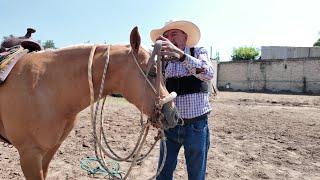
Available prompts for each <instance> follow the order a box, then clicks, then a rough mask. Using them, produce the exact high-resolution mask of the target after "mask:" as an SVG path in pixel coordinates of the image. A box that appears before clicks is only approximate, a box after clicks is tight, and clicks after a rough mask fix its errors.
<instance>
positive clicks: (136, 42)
mask: <svg viewBox="0 0 320 180" xmlns="http://www.w3.org/2000/svg"><path fill="white" fill-rule="evenodd" d="M140 43H141V37H140V34H139V31H138V27H137V26H136V27H134V28H133V29H132V30H131V33H130V45H131V48H132V50H133V52H134V53H135V54H138V51H139V47H140Z"/></svg>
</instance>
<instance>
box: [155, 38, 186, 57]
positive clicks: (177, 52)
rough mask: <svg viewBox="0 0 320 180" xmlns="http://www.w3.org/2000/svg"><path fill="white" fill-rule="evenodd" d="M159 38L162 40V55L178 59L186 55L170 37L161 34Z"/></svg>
mask: <svg viewBox="0 0 320 180" xmlns="http://www.w3.org/2000/svg"><path fill="white" fill-rule="evenodd" d="M157 40H161V41H162V46H161V51H160V55H162V56H165V57H166V56H167V57H176V58H177V59H180V58H181V57H182V56H183V55H184V52H183V51H182V50H181V49H179V48H178V47H177V46H175V45H174V44H173V43H172V42H171V41H170V40H169V39H167V38H165V37H163V36H159V38H158V39H157Z"/></svg>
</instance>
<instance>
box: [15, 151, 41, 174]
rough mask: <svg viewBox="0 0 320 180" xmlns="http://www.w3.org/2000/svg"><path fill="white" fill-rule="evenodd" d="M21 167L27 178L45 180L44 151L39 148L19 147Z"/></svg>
mask: <svg viewBox="0 0 320 180" xmlns="http://www.w3.org/2000/svg"><path fill="white" fill-rule="evenodd" d="M18 151H19V154H20V163H21V169H22V171H23V174H24V176H25V177H26V179H27V180H44V176H43V169H42V159H43V155H44V151H42V150H40V149H38V148H31V147H26V148H18Z"/></svg>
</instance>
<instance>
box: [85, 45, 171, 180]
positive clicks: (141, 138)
mask: <svg viewBox="0 0 320 180" xmlns="http://www.w3.org/2000/svg"><path fill="white" fill-rule="evenodd" d="M110 48H111V46H110V45H109V46H108V48H107V51H106V52H105V53H104V55H106V62H105V66H104V71H103V75H102V79H101V84H100V89H99V96H98V100H100V99H101V98H102V92H103V87H104V81H105V76H106V72H107V68H108V64H109V54H110ZM95 49H96V45H94V46H93V47H92V49H91V52H90V56H89V61H88V81H89V88H90V110H91V123H92V126H93V131H94V132H93V135H94V139H95V142H94V143H95V154H96V157H97V159H98V160H99V163H100V164H101V165H102V166H103V167H104V168H105V169H106V171H107V172H110V170H109V169H108V168H107V166H106V162H105V160H104V156H103V154H105V155H107V156H108V157H109V158H111V159H113V160H116V161H126V162H131V166H130V168H129V170H128V172H127V173H126V175H125V177H124V178H123V179H126V178H127V177H128V175H129V174H130V171H131V170H132V167H133V166H134V165H135V164H136V162H141V161H142V160H143V159H144V158H145V157H147V155H148V154H149V153H150V152H151V150H152V149H153V148H154V146H155V144H156V143H157V142H158V140H159V139H161V143H162V144H163V146H164V147H165V153H164V156H163V160H162V164H161V165H160V168H159V170H158V171H157V174H156V175H154V176H153V177H152V178H150V179H154V178H155V177H156V176H158V175H159V173H160V172H161V170H162V168H163V166H164V162H165V161H164V159H166V143H165V136H164V130H163V129H160V130H159V131H158V136H157V137H156V138H155V142H154V144H153V145H152V147H151V148H150V150H149V151H148V152H147V153H146V154H145V155H144V156H143V157H141V158H139V159H138V157H139V156H138V155H139V153H140V151H141V149H142V146H143V144H144V142H145V140H146V137H147V134H148V131H149V128H150V126H151V124H152V125H153V126H155V124H158V123H161V121H160V120H159V119H160V117H163V115H162V114H161V108H162V106H163V105H164V104H165V103H167V102H169V101H171V100H172V99H174V98H175V97H176V93H175V92H172V93H170V95H169V96H167V97H165V98H163V99H161V98H160V85H161V75H162V73H161V71H162V67H161V62H160V60H156V59H155V57H158V56H156V55H157V54H159V52H160V49H161V42H158V43H156V45H155V48H154V51H153V52H152V55H151V57H150V59H149V61H148V66H147V71H146V73H145V72H144V71H143V70H142V68H141V67H140V65H139V63H138V60H137V58H136V56H135V55H134V53H133V51H132V49H130V51H129V53H131V54H132V57H133V59H134V62H135V64H136V65H137V67H138V69H139V70H140V72H141V74H142V75H143V77H144V78H145V81H146V82H147V84H149V86H150V88H151V89H152V90H153V92H154V93H155V94H156V95H157V96H158V97H157V100H156V103H155V111H154V114H156V117H157V118H156V119H153V120H152V119H150V121H148V122H147V123H146V124H145V125H143V119H142V118H143V115H142V111H141V119H140V121H141V125H142V129H141V131H140V136H139V138H138V141H137V143H136V146H135V148H134V150H133V151H132V153H131V154H130V155H129V156H127V157H124V158H121V157H120V156H119V155H117V154H116V153H115V152H114V151H112V149H111V148H110V146H109V145H108V142H107V139H106V136H105V133H104V130H103V126H102V125H103V117H102V112H103V105H104V102H105V100H106V98H105V99H104V100H103V104H102V108H101V115H100V123H99V124H100V129H99V131H100V134H99V137H98V135H97V123H96V117H97V112H98V109H99V103H100V101H97V104H96V109H95V111H94V110H93V109H94V90H93V80H92V61H93V56H94V52H95ZM154 63H157V74H158V76H157V81H156V85H157V88H156V87H155V86H154V85H153V84H152V83H151V82H150V80H149V79H148V77H147V76H148V75H149V72H150V69H151V67H152V65H153V64H154ZM157 90H158V91H157ZM161 115H162V116H161ZM155 127H158V128H159V127H162V126H161V125H160V126H155ZM102 140H104V142H105V144H106V146H107V148H108V149H109V151H110V152H111V153H112V155H111V154H110V153H109V152H107V150H106V149H105V148H103V146H102V144H101V143H102ZM99 157H100V158H99ZM130 158H133V160H129V159H130Z"/></svg>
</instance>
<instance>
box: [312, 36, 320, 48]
mask: <svg viewBox="0 0 320 180" xmlns="http://www.w3.org/2000/svg"><path fill="white" fill-rule="evenodd" d="M313 46H319V47H320V38H319V39H318V41H316V42H315V43H314V44H313Z"/></svg>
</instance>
